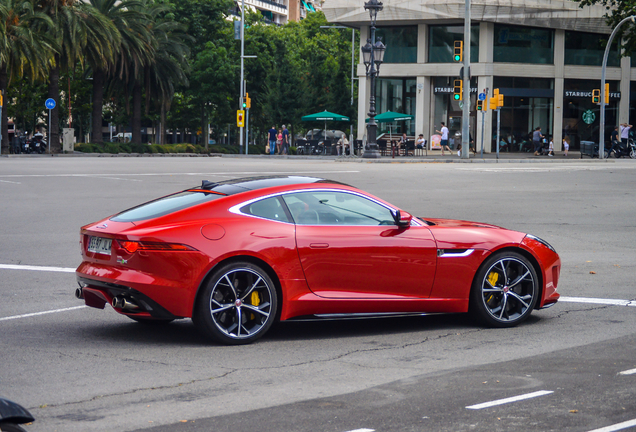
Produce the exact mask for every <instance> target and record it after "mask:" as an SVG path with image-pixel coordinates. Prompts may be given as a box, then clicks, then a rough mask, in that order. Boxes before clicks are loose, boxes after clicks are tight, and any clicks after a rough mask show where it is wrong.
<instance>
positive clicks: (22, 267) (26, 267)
mask: <svg viewBox="0 0 636 432" xmlns="http://www.w3.org/2000/svg"><path fill="white" fill-rule="evenodd" d="M0 269H8V270H34V271H50V272H62V273H75V269H74V268H70V267H45V266H32V265H18V264H0Z"/></svg>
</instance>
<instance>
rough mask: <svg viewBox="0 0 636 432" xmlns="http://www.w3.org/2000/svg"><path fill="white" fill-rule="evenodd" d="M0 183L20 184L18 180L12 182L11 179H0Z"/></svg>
mask: <svg viewBox="0 0 636 432" xmlns="http://www.w3.org/2000/svg"><path fill="white" fill-rule="evenodd" d="M0 183H12V184H22V183H20V182H12V181H9V180H0Z"/></svg>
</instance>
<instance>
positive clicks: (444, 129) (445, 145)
mask: <svg viewBox="0 0 636 432" xmlns="http://www.w3.org/2000/svg"><path fill="white" fill-rule="evenodd" d="M440 124H441V125H442V130H436V131H435V132H437V133H440V134H442V139H441V142H440V145H441V146H442V156H444V149H446V150H448V151H449V152H450V151H451V149H450V147H449V146H448V128H447V127H446V125H445V124H444V122H441V123H440Z"/></svg>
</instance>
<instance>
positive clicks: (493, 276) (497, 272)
mask: <svg viewBox="0 0 636 432" xmlns="http://www.w3.org/2000/svg"><path fill="white" fill-rule="evenodd" d="M538 296H539V278H538V277H537V274H536V272H535V270H534V267H533V266H532V264H531V263H530V261H529V260H528V259H527V258H526V257H524V256H523V255H521V254H518V253H516V252H500V253H496V254H494V255H493V256H491V257H490V258H488V259H487V260H486V261H485V262H484V264H483V265H482V266H481V268H480V269H479V271H478V272H477V276H476V277H475V281H474V282H473V287H472V290H471V299H470V305H471V312H472V313H473V315H474V316H475V317H476V318H477V319H479V320H481V321H482V322H484V323H486V324H487V325H489V326H492V327H512V326H515V325H517V324H519V323H520V322H522V321H524V320H525V319H526V318H528V316H530V314H531V313H532V310H533V309H534V306H535V304H536V302H537V298H538Z"/></svg>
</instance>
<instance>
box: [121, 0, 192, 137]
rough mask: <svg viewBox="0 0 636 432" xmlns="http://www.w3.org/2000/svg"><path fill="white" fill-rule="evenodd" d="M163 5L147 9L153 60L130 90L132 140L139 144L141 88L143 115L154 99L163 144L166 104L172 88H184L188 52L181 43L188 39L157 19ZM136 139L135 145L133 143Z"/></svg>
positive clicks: (171, 23) (175, 27) (178, 26)
mask: <svg viewBox="0 0 636 432" xmlns="http://www.w3.org/2000/svg"><path fill="white" fill-rule="evenodd" d="M167 9H168V8H167V7H165V6H164V5H158V4H155V5H153V7H152V8H150V9H149V15H150V16H151V17H152V18H153V20H152V21H151V28H150V31H151V34H152V38H153V43H154V56H153V57H152V59H151V61H150V62H149V63H148V64H147V65H146V66H145V68H144V74H143V77H140V78H143V81H142V80H140V79H137V80H136V85H135V86H134V87H133V118H132V121H131V123H132V126H133V128H132V140H133V142H141V87H142V84H143V85H145V90H146V114H148V110H149V108H150V100H151V98H152V99H155V100H156V102H157V105H159V109H160V112H161V122H160V124H161V136H160V138H159V142H160V143H162V144H163V141H164V140H163V136H164V135H165V131H164V129H165V122H166V119H165V116H166V111H168V110H169V109H170V102H171V101H172V97H173V96H174V92H175V87H176V86H179V85H184V86H187V85H188V77H187V72H188V70H189V68H188V61H187V60H188V55H189V53H190V50H189V48H188V46H187V44H186V43H185V39H187V38H189V36H187V35H186V34H185V26H183V25H182V24H180V23H178V22H176V21H173V20H167V19H160V18H159V15H160V14H162V13H163V12H166V11H167ZM135 138H137V139H138V140H139V141H135Z"/></svg>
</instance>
